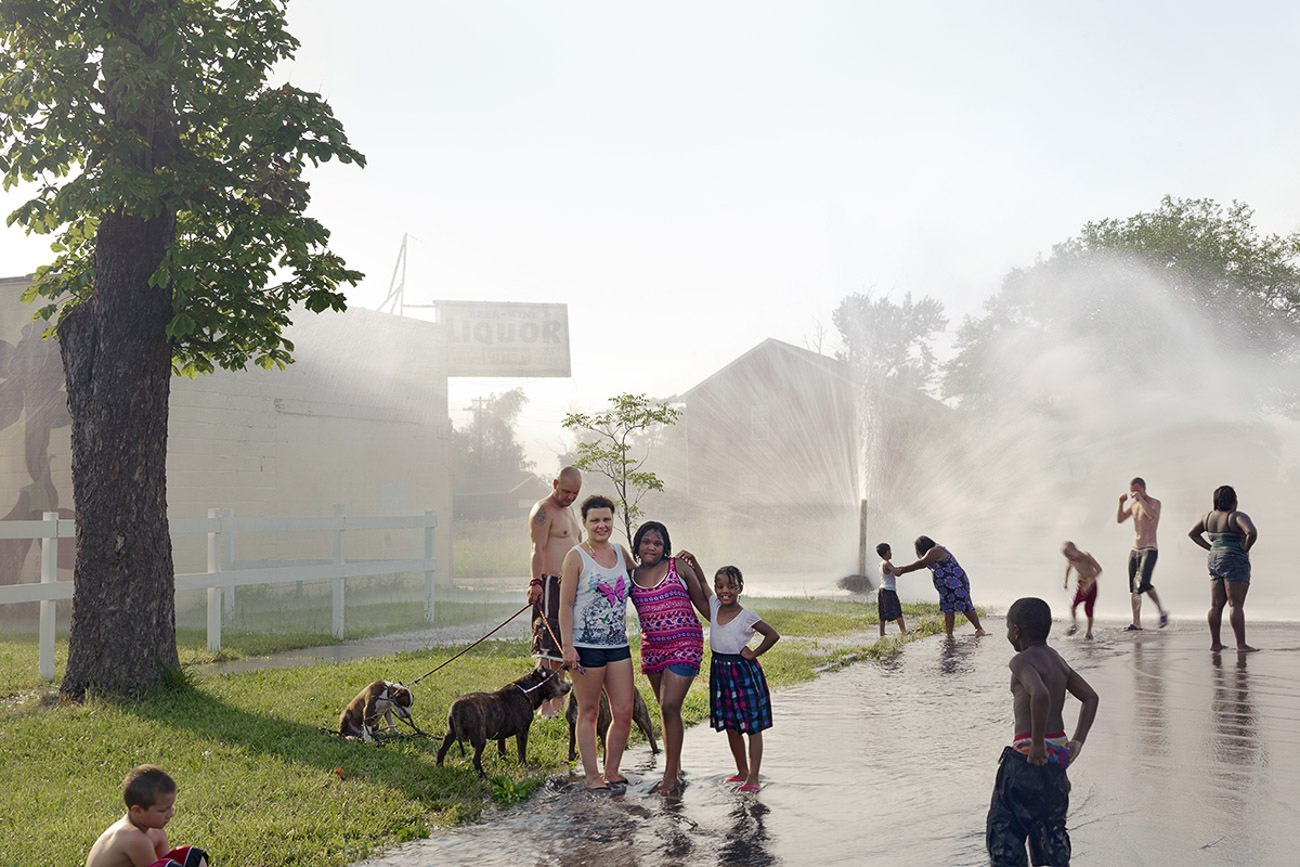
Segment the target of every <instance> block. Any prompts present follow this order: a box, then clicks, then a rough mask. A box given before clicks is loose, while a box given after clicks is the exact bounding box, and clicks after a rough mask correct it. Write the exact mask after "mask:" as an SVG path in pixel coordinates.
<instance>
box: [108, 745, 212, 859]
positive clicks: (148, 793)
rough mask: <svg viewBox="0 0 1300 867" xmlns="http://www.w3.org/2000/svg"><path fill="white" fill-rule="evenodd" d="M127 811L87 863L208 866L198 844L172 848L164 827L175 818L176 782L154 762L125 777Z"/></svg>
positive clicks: (124, 796)
mask: <svg viewBox="0 0 1300 867" xmlns="http://www.w3.org/2000/svg"><path fill="white" fill-rule="evenodd" d="M122 799H123V800H124V801H126V815H125V816H123V817H122V818H120V819H118V820H117V821H116V822H114V823H113V824H111V825H109V826H108V829H107V830H106V831H104V833H102V834H100V835H99V839H98V840H96V841H95V845H94V846H91V847H90V854H89V855H87V856H86V867H207V865H208V853H206V852H204V851H203V850H202V849H199V848H198V847H196V846H179V847H177V848H175V849H169V847H168V844H167V832H166V831H164V830H163V828H164V827H165V826H166V825H167V823H168V822H169V821H171V818H172V814H173V812H174V811H173V810H172V807H173V805H174V804H175V803H176V782H175V781H174V780H173V779H172V778H171V777H169V776H167V774H165V773H164V772H163V771H162V770H161V769H159V768H155V767H154V766H153V765H140V766H139V767H137V768H134V769H132V771H131V773H129V774H127V775H126V779H124V780H123V781H122Z"/></svg>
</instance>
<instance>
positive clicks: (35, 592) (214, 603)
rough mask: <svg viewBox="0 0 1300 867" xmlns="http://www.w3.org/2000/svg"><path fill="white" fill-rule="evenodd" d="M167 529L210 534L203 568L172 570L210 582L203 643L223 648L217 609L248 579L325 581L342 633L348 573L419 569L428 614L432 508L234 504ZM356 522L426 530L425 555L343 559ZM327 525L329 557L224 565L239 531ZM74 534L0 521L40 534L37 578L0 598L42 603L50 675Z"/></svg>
mask: <svg viewBox="0 0 1300 867" xmlns="http://www.w3.org/2000/svg"><path fill="white" fill-rule="evenodd" d="M168 525H169V527H170V530H171V533H172V536H173V537H174V536H179V535H186V534H199V533H204V534H207V537H208V570H207V571H206V572H186V573H178V574H177V575H176V589H177V590H207V592H208V595H207V631H208V649H209V650H211V651H213V652H216V651H219V650H220V649H221V623H222V611H223V609H224V610H225V611H226V612H230V611H233V606H234V592H235V588H236V587H246V586H249V585H253V584H288V583H294V582H298V581H330V582H331V584H332V592H331V597H332V598H331V603H332V608H333V623H332V626H333V633H334V636H335V637H336V638H340V639H341V638H342V637H343V613H344V608H345V605H344V601H345V598H346V582H347V579H348V578H363V577H371V576H374V575H396V574H399V573H403V572H423V573H424V619H425V620H426V621H428V622H433V601H434V600H433V595H434V593H433V588H434V576H435V575H436V574H437V567H438V561H437V559H436V558H435V557H434V551H433V531H434V529H435V528H436V527H437V526H438V518H437V516H436V515H435V514H434V513H433V512H432V511H425V512H423V513H421V514H413V515H346V514H344V510H343V507H342V506H335V507H334V514H333V515H332V516H329V517H322V518H291V517H279V518H236V517H235V516H234V512H232V511H231V510H229V509H227V510H221V509H209V510H208V517H206V518H177V519H174V520H171V521H169V522H168ZM360 530H423V531H424V556H423V557H412V558H404V559H383V560H348V559H346V557H345V552H346V550H347V549H346V545H345V542H346V534H347V533H349V532H357V531H360ZM313 531H314V532H319V531H329V532H330V533H332V534H333V543H334V544H333V558H332V561H331V562H329V563H317V564H306V565H303V564H294V565H289V566H269V567H259V568H256V569H233V568H224V567H225V566H227V565H230V564H233V563H234V543H235V537H236V535H237V534H239V533H293V532H313ZM76 536H77V527H76V523H75V522H74V521H73V520H71V519H69V518H60V517H59V514H58V513H57V512H46V513H45V516H44V518H43V519H42V520H40V521H0V539H39V540H40V543H41V554H40V565H41V569H40V576H41V579H40V582H39V583H28V584H8V585H4V586H0V605H14V604H17V603H21V602H39V603H40V604H41V611H40V615H39V617H40V625H39V636H38V644H39V656H40V673H41V677H43V678H45V679H46V680H53V679H54V610H55V609H54V606H55V603H56V602H58V601H59V600H61V599H71V598H72V591H73V586H74V585H73V582H71V581H59V580H58V563H59V556H58V555H59V540H61V539H73V540H75V539H76Z"/></svg>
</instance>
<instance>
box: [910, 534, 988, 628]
mask: <svg viewBox="0 0 1300 867" xmlns="http://www.w3.org/2000/svg"><path fill="white" fill-rule="evenodd" d="M916 556H917V557H920V558H921V559H919V560H917V561H916V562H915V563H908V564H907V565H906V566H895V567H894V574H895V575H902V574H903V573H904V572H915V571H916V570H918V569H920V568H921V567H923V566H924V567H927V568H929V570H930V572H931V573H932V574H933V577H934V589H935V590H938V591H939V610H940V611H942V612H943V631H944V632H945V633H947V635H948V637H949V638H952V627H953V624H954V623H955V622H956V620H957V612H958V611H960V612H961V613H962V614H965V615H966V619H967V620H969V621H970V622H971V625H972V626H974V627H975V634H976V635H986V634H987V633H986V632H985V631H984V628H983V627H982V626H980V616H979V614H977V613H976V612H975V605H974V604H973V603H972V602H971V601H970V579H969V578H967V577H966V570H965V569H963V568H961V564H960V563H958V562H957V558H956V557H954V556H952V554H951V553H949V552H948V549H947V548H945V547H943V546H942V545H938V544H936V543H935V541H934V540H933V539H931V538H930V537H929V536H917V537H916Z"/></svg>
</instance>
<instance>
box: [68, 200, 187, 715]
mask: <svg viewBox="0 0 1300 867" xmlns="http://www.w3.org/2000/svg"><path fill="white" fill-rule="evenodd" d="M172 231H173V230H172V227H171V221H170V220H168V219H165V218H158V219H155V220H152V221H146V220H141V219H138V218H133V217H122V216H118V215H113V216H109V217H106V218H104V220H103V221H101V223H100V226H99V232H98V235H97V236H96V240H95V291H94V294H93V295H92V296H91V298H90V299H89V300H87V301H86V302H85V303H83V304H82V305H81V306H80V307H79V308H77V309H76V310H74V311H73V312H71V313H70V314H69V315H68V316H67V317H65V319H64V321H63V322H62V323H61V325H60V328H59V345H60V349H61V351H62V354H63V366H64V370H65V372H66V375H67V388H68V410H69V412H70V414H71V416H72V485H73V499H74V502H75V505H76V512H77V563H76V567H75V571H74V577H75V581H76V587H75V589H74V591H73V597H72V628H71V635H70V637H69V647H68V668H67V673H66V674H65V675H64V677H63V682H62V686H61V689H60V692H61V693H62V695H63V696H65V697H67V698H71V699H75V700H80V699H82V698H84V697H85V695H86V692H87V691H88V690H91V691H95V692H106V693H114V694H122V695H139V694H140V693H142V692H144V691H146V690H148V689H150V688H152V687H155V686H157V685H158V684H159V683H161V680H162V677H163V673H164V671H165V670H167V669H177V668H179V667H180V660H179V657H178V656H177V652H176V612H175V574H174V568H173V563H172V547H171V534H170V532H169V529H168V525H167V474H166V463H167V412H168V396H169V390H170V386H171V346H170V343H169V341H168V340H167V336H166V331H165V329H166V326H167V322H168V320H169V319H170V317H171V299H170V296H169V293H168V292H167V291H166V290H164V289H158V288H155V287H151V286H149V277H150V275H151V274H153V272H154V269H155V268H157V266H158V263H159V262H160V261H161V257H162V252H163V250H164V249H165V245H166V243H167V241H168V240H169V239H170V236H171V234H172Z"/></svg>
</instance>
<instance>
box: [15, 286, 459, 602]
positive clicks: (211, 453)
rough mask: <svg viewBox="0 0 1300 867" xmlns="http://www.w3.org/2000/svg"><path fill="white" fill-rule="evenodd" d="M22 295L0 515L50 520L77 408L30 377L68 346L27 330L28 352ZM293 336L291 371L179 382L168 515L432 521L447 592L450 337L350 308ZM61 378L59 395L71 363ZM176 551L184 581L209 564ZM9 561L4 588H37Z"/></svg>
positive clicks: (306, 542) (198, 555)
mask: <svg viewBox="0 0 1300 867" xmlns="http://www.w3.org/2000/svg"><path fill="white" fill-rule="evenodd" d="M26 282H27V281H26V280H25V279H23V280H13V279H11V280H5V281H0V341H4V343H0V377H3V378H0V516H3V515H4V514H5V513H6V512H9V513H11V516H12V517H28V516H29V515H28V514H22V515H19V514H15V510H17V511H18V512H21V511H24V510H26V511H27V512H28V513H29V514H30V513H34V515H35V517H39V515H40V512H41V511H43V510H44V509H45V508H48V507H49V506H50V504H51V503H53V504H56V505H57V506H59V507H62V508H64V509H69V510H70V509H71V507H72V485H71V478H70V474H69V464H70V445H69V437H68V434H69V429H68V427H67V414H66V395H64V394H63V393H62V390H61V388H60V387H59V386H58V385H57V384H55V385H53V386H52V385H51V383H50V377H49V376H48V370H45V369H44V368H42V370H45V373H46V375H45V376H44V377H43V378H41V377H37V376H36V375H35V374H34V373H33V372H32V370H33V367H34V365H35V362H37V361H40V360H42V359H43V360H45V361H46V362H48V359H49V351H50V350H51V349H52V350H53V358H54V359H55V360H56V361H57V357H58V356H57V347H55V346H53V345H52V344H49V343H41V342H39V341H34V340H33V339H32V328H31V327H30V326H28V327H27V333H26V339H25V340H24V327H25V326H26V324H27V323H28V321H29V320H30V317H31V313H32V308H31V307H29V306H28V305H25V304H22V303H20V302H19V300H18V296H19V295H20V293H21V291H22V289H23V288H24V287H25V286H26ZM286 334H287V336H288V337H289V338H290V339H291V340H292V341H293V342H294V344H295V351H294V354H295V358H296V363H295V364H293V365H290V366H289V368H288V369H287V370H284V371H278V370H275V371H263V370H261V369H254V370H248V371H233V372H232V371H218V372H217V373H214V374H211V375H209V376H204V377H199V378H196V379H193V380H190V379H185V378H181V377H177V378H175V379H173V380H172V391H171V413H170V418H169V424H168V460H167V475H168V484H167V500H168V513H169V514H170V515H171V517H173V518H188V517H202V516H205V515H206V514H207V511H208V509H209V508H222V509H234V510H235V514H236V515H239V516H243V517H257V516H319V515H330V514H332V512H333V506H334V504H335V503H339V504H342V505H343V506H344V508H345V510H346V511H347V513H349V514H384V513H394V512H410V511H423V510H425V509H432V510H433V511H434V512H436V513H437V515H438V518H439V523H440V526H439V528H438V530H437V532H436V534H435V548H436V551H437V555H438V557H439V561H440V568H439V576H440V579H441V580H444V581H445V580H446V579H447V576H449V575H450V574H451V520H452V511H451V472H450V466H449V460H448V452H447V447H448V442H449V436H448V434H449V423H448V417H447V377H446V361H445V352H444V345H443V340H442V335H441V329H440V326H438V325H436V324H434V323H429V322H422V321H417V320H411V319H403V318H401V317H397V316H390V315H387V314H380V313H374V312H372V311H366V310H354V311H348V312H347V313H342V314H340V313H326V314H321V315H319V316H317V315H314V314H309V313H304V314H302V315H301V316H298V317H296V322H295V325H294V326H293V327H291V328H290V329H289V330H288V331H287V332H286ZM6 344H7V345H6ZM58 372H59V375H58V377H57V378H56V380H55V382H56V383H57V382H61V375H62V367H61V365H60V366H59V367H58ZM15 382H17V383H19V384H20V385H23V386H24V387H21V388H20V387H19V386H17V385H13V383H15ZM30 384H35V385H33V387H32V388H27V387H25V386H26V385H30ZM37 385H39V389H38V393H36V394H33V393H32V391H33V388H36V386H37ZM51 389H53V392H54V393H51ZM51 407H54V408H55V409H52V408H51ZM58 407H62V413H61V414H60V413H59V412H57V411H56V409H57V408H58ZM4 422H8V424H3V423H4ZM42 432H48V439H49V445H48V447H44V446H43V443H42V442H41V441H40V439H41V434H42ZM33 440H35V442H33ZM44 464H48V468H49V469H48V472H44V471H43V470H42V465H44ZM33 466H34V467H35V470H33ZM11 504H12V505H13V507H14V508H12V509H11V508H10V505H11ZM315 535H316V538H311V537H310V534H282V535H276V536H270V535H268V536H267V537H265V538H256V537H247V538H241V539H240V540H239V544H238V547H237V549H236V551H235V557H236V559H237V560H242V561H262V560H276V559H328V558H329V557H330V556H331V552H332V543H331V540H330V539H329V538H328V535H327V534H315ZM322 537H323V538H322ZM348 545H349V549H348V551H347V552H346V555H347V556H348V557H352V558H360V557H403V556H415V555H418V554H419V553H420V552H422V550H423V534H422V533H421V532H420V531H404V530H403V531H387V532H381V531H374V532H373V533H368V534H357V535H355V536H351V537H350V538H349V541H348ZM175 547H176V567H177V570H178V571H180V572H189V571H202V569H204V568H205V567H206V540H204V539H202V538H200V537H179V538H178V539H177V540H176V546H175ZM5 556H6V552H5V551H2V550H0V558H3V557H5ZM7 556H8V560H7V561H6V560H3V559H0V570H3V571H0V582H4V583H11V582H13V581H14V580H16V579H18V578H20V577H21V578H22V580H34V578H35V565H34V564H35V561H34V559H33V558H32V557H31V556H30V552H26V551H24V552H21V556H20V552H18V551H17V550H16V549H15V550H14V551H10V552H7ZM61 560H62V558H61ZM67 565H68V566H70V565H71V562H70V561H69V562H68V563H67ZM63 577H65V578H66V577H67V576H63Z"/></svg>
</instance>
